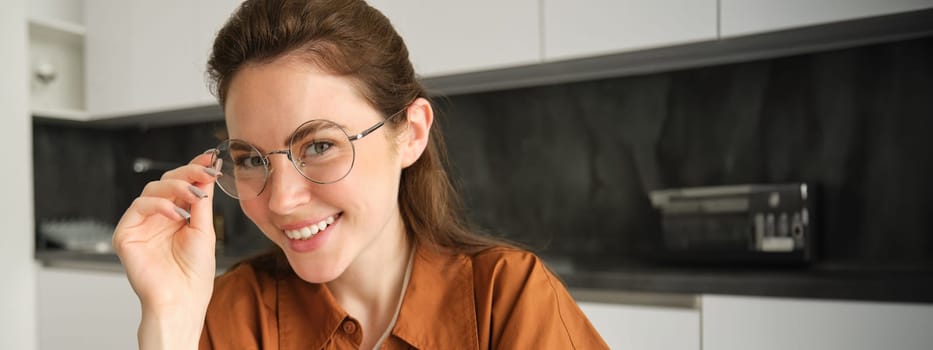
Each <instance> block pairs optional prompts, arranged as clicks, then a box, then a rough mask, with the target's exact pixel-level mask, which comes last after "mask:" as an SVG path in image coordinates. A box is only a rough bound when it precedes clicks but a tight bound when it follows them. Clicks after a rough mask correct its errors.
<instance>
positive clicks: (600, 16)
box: [542, 0, 717, 60]
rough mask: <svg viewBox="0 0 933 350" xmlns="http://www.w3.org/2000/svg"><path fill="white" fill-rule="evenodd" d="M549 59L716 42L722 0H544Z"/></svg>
mask: <svg viewBox="0 0 933 350" xmlns="http://www.w3.org/2000/svg"><path fill="white" fill-rule="evenodd" d="M543 4H544V14H543V16H542V18H543V21H544V57H545V59H546V60H561V59H568V58H577V57H586V56H595V55H602V54H611V53H618V52H624V51H633V50H638V49H645V48H653V47H661V46H670V45H676V44H682V43H689V42H696V41H703V40H715V39H716V38H717V28H716V25H717V22H716V20H717V12H716V11H717V9H716V5H717V0H654V1H644V0H543Z"/></svg>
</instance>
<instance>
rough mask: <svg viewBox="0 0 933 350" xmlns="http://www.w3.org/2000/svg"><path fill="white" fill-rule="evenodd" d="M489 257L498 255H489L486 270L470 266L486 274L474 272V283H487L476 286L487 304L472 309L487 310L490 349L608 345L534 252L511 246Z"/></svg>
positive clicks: (605, 347)
mask: <svg viewBox="0 0 933 350" xmlns="http://www.w3.org/2000/svg"><path fill="white" fill-rule="evenodd" d="M493 255H498V256H495V257H487V258H492V262H491V265H492V266H491V268H482V267H481V266H475V267H477V268H480V269H482V270H485V271H486V272H485V273H483V272H480V271H474V272H478V273H477V275H476V276H477V280H476V281H475V284H474V285H475V286H480V285H483V284H488V286H489V288H485V290H483V291H480V290H477V297H478V301H480V300H481V301H482V303H486V304H487V306H486V307H480V308H478V311H479V309H486V310H488V311H487V312H486V313H487V314H486V315H484V316H485V317H488V327H489V328H488V335H489V339H488V342H487V344H489V347H490V348H492V349H608V348H609V347H608V346H607V345H606V343H605V342H604V341H603V339H602V337H600V335H599V333H598V332H597V331H596V329H595V328H594V327H593V325H592V324H590V322H589V320H588V319H587V318H586V316H585V315H584V314H583V311H581V310H580V307H579V306H577V303H576V302H575V301H574V300H573V298H572V297H571V296H570V293H568V292H567V289H566V288H565V287H564V285H563V283H562V282H561V281H560V280H558V279H557V277H556V276H555V275H554V274H553V273H551V271H550V270H548V269H547V267H546V266H544V264H543V263H542V262H541V260H540V259H539V258H538V257H537V256H535V255H534V254H532V253H529V252H522V251H516V250H511V251H506V252H504V253H503V254H501V255H499V254H493ZM480 265H482V264H480ZM482 275H487V276H482ZM481 279H485V280H486V281H481ZM483 282H485V283H483ZM478 306H480V305H478ZM481 313H482V312H481ZM480 332H481V333H485V332H483V331H480Z"/></svg>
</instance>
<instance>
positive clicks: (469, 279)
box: [275, 245, 479, 349]
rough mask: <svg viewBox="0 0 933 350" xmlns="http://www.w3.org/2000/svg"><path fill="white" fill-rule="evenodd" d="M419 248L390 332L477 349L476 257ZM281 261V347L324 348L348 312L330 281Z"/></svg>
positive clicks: (429, 344) (411, 340)
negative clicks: (311, 278) (312, 279)
mask: <svg viewBox="0 0 933 350" xmlns="http://www.w3.org/2000/svg"><path fill="white" fill-rule="evenodd" d="M415 249H416V251H415V255H414V261H413V262H412V271H411V279H410V280H409V282H408V288H407V290H406V291H405V297H404V298H403V299H402V307H401V309H400V310H399V315H398V320H397V321H396V324H395V327H394V328H393V329H392V335H393V336H395V337H397V338H399V339H401V340H403V341H405V342H406V343H408V344H410V345H411V346H413V347H415V348H419V349H460V348H463V349H476V348H478V347H479V339H478V332H477V328H476V327H477V326H476V325H477V323H476V306H475V303H474V300H475V299H474V294H473V262H472V260H470V259H469V258H468V257H466V256H464V255H462V254H452V253H446V252H440V251H437V250H435V249H432V248H431V247H427V246H424V245H417V246H416V248H415ZM278 265H279V269H278V271H279V272H278V273H279V274H280V275H279V278H276V281H277V282H276V283H278V284H279V285H278V286H276V288H275V289H276V290H277V293H276V294H277V295H276V304H277V305H275V310H276V312H277V313H278V315H277V318H278V330H279V334H278V338H279V342H280V346H281V348H283V349H296V348H301V347H307V346H308V345H310V348H311V349H321V348H323V347H324V345H326V343H327V341H328V340H329V339H331V338H332V337H333V336H334V333H335V332H338V331H339V329H340V326H341V324H342V323H343V321H344V320H346V319H347V317H348V316H349V315H347V313H346V311H344V310H343V308H341V307H340V306H339V305H338V304H337V301H336V299H334V297H333V295H332V294H331V293H330V290H328V289H327V287H326V286H324V285H321V284H314V283H308V282H305V281H304V280H302V279H301V278H299V277H298V276H297V275H295V273H294V272H292V270H291V268H290V267H289V266H288V261H287V259H286V258H285V257H284V256H280V259H279V261H278ZM309 326H310V327H309ZM305 327H307V328H305ZM370 331H371V330H370ZM309 340H310V341H311V344H308V343H307V342H308V341H309Z"/></svg>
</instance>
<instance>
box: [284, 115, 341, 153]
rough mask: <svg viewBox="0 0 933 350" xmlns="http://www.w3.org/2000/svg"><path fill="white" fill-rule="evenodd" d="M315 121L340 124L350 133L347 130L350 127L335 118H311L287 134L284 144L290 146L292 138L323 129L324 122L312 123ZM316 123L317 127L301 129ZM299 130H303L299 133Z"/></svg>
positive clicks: (339, 125)
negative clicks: (334, 119)
mask: <svg viewBox="0 0 933 350" xmlns="http://www.w3.org/2000/svg"><path fill="white" fill-rule="evenodd" d="M314 121H321V122H324V121H326V122H329V123H332V124H334V125H336V126H338V127H339V128H341V129H343V131H344V132H345V133H349V132H348V131H347V130H349V129H348V128H347V126H346V125H343V124H340V123H338V122H335V121H333V120H329V119H311V120H308V121H306V122H304V123H302V124H301V125H299V126H298V128H297V129H295V131H294V132H292V133H291V134H290V135H288V136H286V137H285V142H283V143H282V144H283V145H285V147H288V146H289V143H290V142H291V140H292V138H298V139H300V138H302V137H303V136H305V135H307V134H308V133H312V132H315V131H318V130H320V129H321V126H323V124H317V123H312V122H314ZM315 125H316V126H318V127H316V128H308V129H301V128H302V127H304V126H315ZM299 131H301V133H299Z"/></svg>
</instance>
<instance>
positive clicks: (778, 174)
mask: <svg viewBox="0 0 933 350" xmlns="http://www.w3.org/2000/svg"><path fill="white" fill-rule="evenodd" d="M930 62H933V38H921V39H913V40H908V41H901V42H895V43H887V44H881V45H872V46H865V47H859V48H853V49H845V50H839V51H832V52H823V53H815V54H808V55H800V56H793V57H784V58H777V59H768V60H761V61H753V62H746V63H739V64H729V65H722V66H713V67H704V68H695V69H689V70H682V71H674V72H665V73H657V74H650V75H643V76H633V77H622V78H612V79H605V80H596V81H588V82H582V83H570V84H561V85H553V86H541V87H533V88H523V89H515V90H507V91H495V92H486V93H478V94H469V95H458V96H450V97H447V98H442V99H438V101H437V102H438V103H437V109H438V111H439V112H440V114H442V115H441V116H440V117H439V123H440V125H441V127H442V128H443V130H444V133H445V135H446V137H447V142H448V147H449V154H450V159H451V167H452V169H451V172H452V174H454V175H455V177H456V179H457V182H458V183H459V186H460V188H461V190H462V193H463V195H464V197H465V199H466V202H467V204H468V207H469V210H470V215H471V217H472V218H473V219H474V220H475V221H476V222H477V223H478V225H479V226H480V227H482V228H484V229H486V230H487V231H489V232H493V233H495V234H498V235H502V236H505V237H508V238H511V239H513V240H516V241H519V242H522V243H525V244H527V245H528V246H530V247H531V248H533V249H535V250H537V251H539V252H540V253H542V254H545V255H547V256H559V257H566V258H570V259H572V260H574V261H575V262H577V263H579V264H583V265H584V266H586V265H591V264H590V263H593V264H595V263H597V262H598V263H599V264H600V266H602V267H607V266H608V267H612V266H639V265H647V264H653V263H654V261H653V260H654V259H653V252H654V247H655V245H656V240H657V239H656V237H657V236H658V235H659V233H658V232H659V227H658V226H659V224H658V216H657V214H656V213H655V212H654V211H653V210H652V209H651V206H650V203H649V200H648V197H647V191H650V190H653V189H660V188H670V187H686V186H705V185H725V184H747V183H783V182H797V181H803V182H808V183H811V184H813V185H815V186H817V188H818V190H819V194H820V197H821V201H820V205H819V208H818V213H819V219H820V221H819V222H820V223H821V226H820V227H819V231H818V232H817V234H818V236H819V238H818V244H819V245H818V253H817V254H818V255H817V262H816V264H815V266H818V267H826V268H842V269H876V268H879V269H889V268H893V269H918V268H919V269H930V268H933V219H931V218H933V215H930V213H929V210H930V208H933V186H931V185H930V184H929V181H931V180H933V156H931V153H933V152H931V151H930V150H931V149H933V137H931V136H930V133H931V132H933V64H931V63H930ZM34 133H35V135H34V140H35V147H34V152H35V164H34V166H35V179H36V180H35V184H36V193H35V195H36V214H37V217H38V218H39V219H42V218H56V217H78V216H87V217H94V218H99V219H101V220H107V221H110V222H116V220H117V218H119V216H120V215H121V213H122V211H123V210H124V209H125V208H126V207H127V206H128V205H129V203H130V201H131V200H132V198H133V197H135V196H136V195H137V194H138V193H139V192H140V191H141V189H142V187H143V186H144V185H145V183H146V182H148V181H151V180H154V179H157V178H158V177H159V173H158V172H149V173H143V174H136V173H133V172H132V170H131V164H132V159H133V158H135V157H147V158H152V159H157V160H166V161H172V162H177V163H184V162H187V161H188V160H189V159H190V158H191V157H193V156H194V155H196V154H197V153H199V152H201V151H203V150H205V149H207V148H210V147H212V146H213V145H214V144H216V142H217V136H218V134H222V133H223V124H222V123H221V122H215V123H201V124H191V125H182V126H176V127H170V128H152V129H138V128H125V129H119V130H114V129H95V128H89V127H75V126H66V125H58V124H54V123H46V122H42V121H36V122H35V124H34ZM217 198H222V199H219V200H218V202H217V203H216V204H215V206H216V207H217V208H218V212H220V213H222V216H223V218H224V220H225V222H226V224H225V231H226V238H227V240H226V243H225V244H226V245H227V249H228V253H230V254H234V255H235V254H247V253H249V252H252V251H254V250H255V249H257V247H265V245H266V243H265V241H264V238H263V237H262V236H261V234H260V233H259V232H258V230H256V228H255V227H254V226H253V225H252V224H251V223H250V222H249V220H248V219H246V218H245V217H244V216H243V215H242V213H240V211H239V207H238V205H237V203H236V202H235V201H232V200H230V199H229V198H226V197H224V196H218V197H217Z"/></svg>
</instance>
